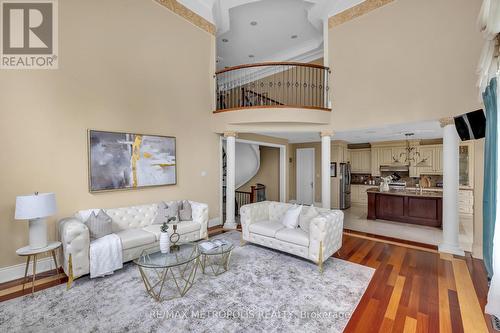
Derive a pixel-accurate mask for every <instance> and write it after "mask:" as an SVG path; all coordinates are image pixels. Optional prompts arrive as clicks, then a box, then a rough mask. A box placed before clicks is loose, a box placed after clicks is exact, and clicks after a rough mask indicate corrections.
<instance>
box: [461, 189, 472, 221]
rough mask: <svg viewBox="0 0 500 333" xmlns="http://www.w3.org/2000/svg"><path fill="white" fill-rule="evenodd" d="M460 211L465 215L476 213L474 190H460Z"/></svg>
mask: <svg viewBox="0 0 500 333" xmlns="http://www.w3.org/2000/svg"><path fill="white" fill-rule="evenodd" d="M458 212H459V213H460V214H465V215H471V214H473V213H474V193H473V192H472V190H460V191H458Z"/></svg>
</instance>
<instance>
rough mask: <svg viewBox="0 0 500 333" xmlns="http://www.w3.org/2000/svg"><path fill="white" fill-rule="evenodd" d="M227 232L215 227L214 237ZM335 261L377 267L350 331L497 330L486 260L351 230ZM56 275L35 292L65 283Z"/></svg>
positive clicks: (13, 289)
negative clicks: (490, 313)
mask: <svg viewBox="0 0 500 333" xmlns="http://www.w3.org/2000/svg"><path fill="white" fill-rule="evenodd" d="M221 232H224V230H222V229H221V228H211V229H210V235H215V234H218V233H221ZM335 257H337V258H340V259H344V260H347V261H350V262H355V263H358V264H361V265H365V266H369V267H372V268H374V269H375V274H374V276H373V278H372V281H371V282H370V285H369V286H368V288H367V290H366V292H365V294H364V296H363V298H362V299H361V302H360V303H359V305H358V307H357V308H356V311H355V312H354V313H353V315H352V317H351V319H350V321H349V323H348V325H347V327H346V330H345V331H346V332H383V333H386V332H387V333H388V332H465V333H468V332H488V331H490V332H494V331H493V329H492V327H491V323H490V321H489V317H487V316H485V315H484V311H483V310H484V306H485V304H486V295H487V290H488V286H487V280H486V273H485V270H484V266H483V263H482V261H480V260H477V259H473V258H472V257H471V256H470V255H467V256H466V257H455V256H452V255H446V254H439V253H438V252H437V249H436V247H435V246H429V245H424V244H419V243H414V242H406V241H400V240H397V239H393V238H386V237H380V236H375V235H369V234H364V233H359V232H353V231H350V230H346V231H345V232H344V239H343V246H342V248H341V249H340V251H339V252H338V253H336V254H335ZM66 279H67V278H66V276H65V275H64V274H63V273H62V274H61V273H60V272H56V271H55V270H54V271H51V272H46V273H44V274H41V275H40V276H39V277H37V280H36V283H35V290H36V291H38V290H41V289H45V288H49V287H52V286H54V285H58V284H60V283H65V282H66ZM30 287H31V285H30V284H27V285H26V286H25V289H24V291H23V290H22V279H18V280H16V281H11V282H7V283H3V284H0V301H5V300H7V299H11V298H14V297H19V296H22V295H24V294H27V293H30V292H31V289H30Z"/></svg>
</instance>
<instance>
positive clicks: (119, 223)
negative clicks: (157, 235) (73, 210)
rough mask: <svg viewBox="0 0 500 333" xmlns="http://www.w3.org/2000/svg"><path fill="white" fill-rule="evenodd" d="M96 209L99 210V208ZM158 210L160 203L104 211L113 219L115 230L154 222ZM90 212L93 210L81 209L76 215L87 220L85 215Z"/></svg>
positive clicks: (143, 225) (139, 226)
mask: <svg viewBox="0 0 500 333" xmlns="http://www.w3.org/2000/svg"><path fill="white" fill-rule="evenodd" d="M94 211H97V212H98V211H99V210H98V209H97V210H94ZM157 211H158V204H148V205H140V206H129V207H123V208H110V209H104V212H106V214H108V215H109V217H111V219H112V220H113V232H118V231H122V230H126V229H132V228H144V227H146V226H148V225H150V224H152V223H153V221H154V219H155V217H156V213H157ZM90 212H92V210H84V211H79V212H78V213H77V214H76V216H77V217H79V218H80V219H81V220H86V218H85V217H88V216H89V215H90Z"/></svg>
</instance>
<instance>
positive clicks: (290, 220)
mask: <svg viewBox="0 0 500 333" xmlns="http://www.w3.org/2000/svg"><path fill="white" fill-rule="evenodd" d="M301 210H302V205H300V206H297V205H293V206H292V207H290V208H288V210H287V211H286V212H285V215H283V218H282V219H281V223H282V224H283V225H284V226H285V227H287V228H290V229H295V228H297V226H298V225H299V215H300V211H301Z"/></svg>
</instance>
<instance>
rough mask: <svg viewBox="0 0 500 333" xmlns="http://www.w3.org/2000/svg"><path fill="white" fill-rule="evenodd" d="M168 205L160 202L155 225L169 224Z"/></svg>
mask: <svg viewBox="0 0 500 333" xmlns="http://www.w3.org/2000/svg"><path fill="white" fill-rule="evenodd" d="M168 214H169V210H168V205H167V204H166V203H165V202H163V201H162V202H160V203H159V204H158V210H157V211H156V217H155V219H154V221H153V224H163V223H164V222H167V220H168V217H169V215H168Z"/></svg>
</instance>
